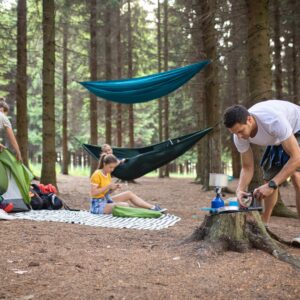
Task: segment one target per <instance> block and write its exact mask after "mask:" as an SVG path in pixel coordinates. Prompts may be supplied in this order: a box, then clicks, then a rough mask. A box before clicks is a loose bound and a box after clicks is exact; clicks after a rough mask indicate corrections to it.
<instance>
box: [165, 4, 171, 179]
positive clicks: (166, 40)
mask: <svg viewBox="0 0 300 300" xmlns="http://www.w3.org/2000/svg"><path fill="white" fill-rule="evenodd" d="M168 22H169V17H168V0H164V70H165V71H168V68H169V35H168ZM164 121H165V122H164V129H165V139H166V140H167V139H169V98H168V96H165V97H164ZM165 176H166V177H169V176H170V167H169V164H167V165H166V166H165Z"/></svg>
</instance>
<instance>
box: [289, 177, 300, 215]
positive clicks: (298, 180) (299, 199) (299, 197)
mask: <svg viewBox="0 0 300 300" xmlns="http://www.w3.org/2000/svg"><path fill="white" fill-rule="evenodd" d="M291 179H292V183H293V185H294V188H295V192H296V207H297V211H298V215H299V217H300V172H295V173H294V174H293V175H292V176H291Z"/></svg>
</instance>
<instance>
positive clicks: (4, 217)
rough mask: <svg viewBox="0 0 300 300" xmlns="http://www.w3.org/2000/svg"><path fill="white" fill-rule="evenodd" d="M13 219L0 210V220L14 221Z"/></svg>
mask: <svg viewBox="0 0 300 300" xmlns="http://www.w3.org/2000/svg"><path fill="white" fill-rule="evenodd" d="M14 219H15V217H13V216H10V215H9V214H8V213H7V212H6V211H4V210H3V209H0V220H14Z"/></svg>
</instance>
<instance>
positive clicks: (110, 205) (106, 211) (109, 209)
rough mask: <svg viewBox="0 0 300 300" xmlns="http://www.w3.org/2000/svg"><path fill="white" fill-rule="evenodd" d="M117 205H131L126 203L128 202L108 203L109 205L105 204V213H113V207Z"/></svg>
mask: <svg viewBox="0 0 300 300" xmlns="http://www.w3.org/2000/svg"><path fill="white" fill-rule="evenodd" d="M116 205H118V206H126V207H128V206H129V204H128V203H126V202H118V203H110V204H107V205H106V206H105V208H104V210H103V212H104V213H105V214H111V213H112V210H113V208H114V206H116Z"/></svg>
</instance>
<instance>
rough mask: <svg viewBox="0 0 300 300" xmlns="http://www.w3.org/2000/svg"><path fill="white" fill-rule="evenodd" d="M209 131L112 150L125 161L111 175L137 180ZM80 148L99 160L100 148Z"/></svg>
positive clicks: (187, 147) (174, 157) (182, 151)
mask: <svg viewBox="0 0 300 300" xmlns="http://www.w3.org/2000/svg"><path fill="white" fill-rule="evenodd" d="M211 130H212V128H206V129H204V130H201V131H196V132H193V133H190V134H187V135H183V136H180V137H177V138H174V139H170V140H167V141H165V142H162V143H159V144H154V145H151V146H148V147H143V148H113V153H114V155H115V156H116V157H118V158H119V159H123V158H125V159H126V161H125V162H124V163H122V164H120V165H119V166H118V167H117V168H116V169H115V171H114V172H113V175H114V176H115V177H117V178H120V179H122V180H133V179H136V178H139V177H141V176H143V175H145V174H147V173H149V172H151V171H154V170H156V169H157V168H160V167H162V166H163V165H165V164H167V163H169V162H170V161H172V160H174V159H176V158H177V157H179V156H181V155H182V154H183V153H185V152H186V151H187V150H189V149H190V148H191V147H193V146H194V145H195V144H196V143H197V142H198V141H199V140H200V139H201V138H203V137H204V136H205V135H206V134H208V133H209V132H210V131H211ZM82 146H83V148H84V150H85V151H87V153H89V154H90V155H91V156H92V157H93V158H94V159H96V160H99V157H100V154H101V147H100V146H95V145H89V144H83V145H82Z"/></svg>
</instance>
